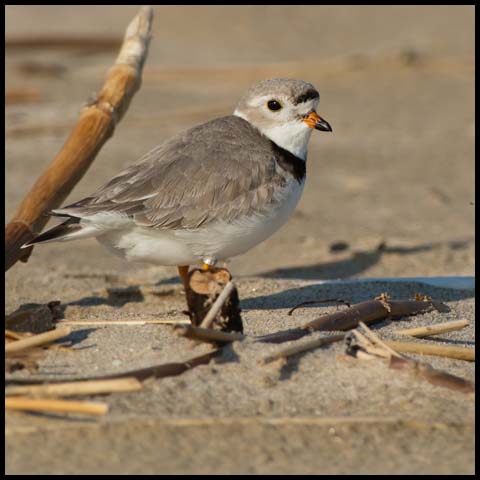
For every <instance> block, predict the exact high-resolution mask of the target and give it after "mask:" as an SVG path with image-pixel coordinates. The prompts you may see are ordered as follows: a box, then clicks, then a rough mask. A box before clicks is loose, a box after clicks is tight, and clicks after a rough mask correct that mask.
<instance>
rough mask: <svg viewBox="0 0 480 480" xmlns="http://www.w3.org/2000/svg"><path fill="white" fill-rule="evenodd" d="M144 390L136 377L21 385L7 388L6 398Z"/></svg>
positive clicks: (68, 395)
mask: <svg viewBox="0 0 480 480" xmlns="http://www.w3.org/2000/svg"><path fill="white" fill-rule="evenodd" d="M142 388H143V386H142V383H141V382H140V381H138V380H137V379H136V378H134V377H126V378H118V379H114V380H89V381H83V382H64V383H55V384H46V385H21V386H13V387H7V388H6V389H5V395H6V396H12V395H27V396H30V397H71V396H73V395H97V394H105V393H114V392H135V391H137V390H141V389H142Z"/></svg>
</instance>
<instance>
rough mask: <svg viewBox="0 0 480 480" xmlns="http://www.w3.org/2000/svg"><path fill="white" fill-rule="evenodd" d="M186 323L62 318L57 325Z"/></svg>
mask: <svg viewBox="0 0 480 480" xmlns="http://www.w3.org/2000/svg"><path fill="white" fill-rule="evenodd" d="M178 324H186V325H187V324H188V325H190V321H189V320H185V321H183V320H173V319H172V320H62V321H61V322H58V325H77V326H78V325H80V326H81V325H84V326H85V325H88V326H96V325H98V326H108V325H135V326H138V325H178Z"/></svg>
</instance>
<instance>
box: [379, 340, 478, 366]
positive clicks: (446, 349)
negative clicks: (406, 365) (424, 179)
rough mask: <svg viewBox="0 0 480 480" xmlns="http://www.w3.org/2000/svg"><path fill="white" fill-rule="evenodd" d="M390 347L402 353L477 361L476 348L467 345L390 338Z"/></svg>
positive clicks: (388, 342) (387, 342) (388, 343)
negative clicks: (404, 340) (399, 340)
mask: <svg viewBox="0 0 480 480" xmlns="http://www.w3.org/2000/svg"><path fill="white" fill-rule="evenodd" d="M385 343H386V344H387V345H388V346H389V347H391V348H393V349H394V350H397V351H398V352H402V353H418V354H421V355H435V356H437V357H448V358H456V359H458V360H467V361H468V362H474V361H475V350H474V349H473V348H466V347H453V346H446V345H434V344H430V343H428V344H427V343H420V342H415V343H414V342H397V341H393V340H388V341H386V342H385Z"/></svg>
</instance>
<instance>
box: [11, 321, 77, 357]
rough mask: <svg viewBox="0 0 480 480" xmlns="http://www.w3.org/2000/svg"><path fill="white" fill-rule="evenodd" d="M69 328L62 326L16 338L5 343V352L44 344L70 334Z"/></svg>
mask: <svg viewBox="0 0 480 480" xmlns="http://www.w3.org/2000/svg"><path fill="white" fill-rule="evenodd" d="M70 332H71V328H70V327H63V328H57V329H55V330H51V331H50V332H45V333H39V334H38V335H32V336H31V337H27V338H23V339H22V340H17V341H16V342H12V343H8V344H7V345H5V353H6V354H8V353H10V352H19V351H20V350H25V349H26V348H31V347H38V346H40V345H45V344H46V343H50V342H53V341H54V340H57V339H59V338H62V337H66V336H67V335H70Z"/></svg>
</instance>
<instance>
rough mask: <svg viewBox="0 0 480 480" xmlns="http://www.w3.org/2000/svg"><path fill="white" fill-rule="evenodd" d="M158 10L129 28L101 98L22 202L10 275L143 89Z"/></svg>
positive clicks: (12, 231)
mask: <svg viewBox="0 0 480 480" xmlns="http://www.w3.org/2000/svg"><path fill="white" fill-rule="evenodd" d="M152 18H153V10H152V8H151V7H142V8H141V9H140V12H139V13H138V15H137V16H136V17H135V18H134V19H133V20H132V22H131V23H130V25H129V26H128V28H127V31H126V34H125V38H124V41H123V44H122V47H121V49H120V53H119V55H118V57H117V60H116V62H115V64H114V66H113V67H112V68H111V69H110V71H109V72H108V75H107V79H106V81H105V84H104V86H103V88H102V90H101V91H100V93H99V94H98V96H97V98H96V99H95V100H94V101H93V102H91V103H90V104H89V105H87V106H86V107H85V108H84V109H83V110H82V112H81V114H80V118H79V119H78V122H77V124H76V125H75V127H74V129H73V131H72V133H71V134H70V136H69V137H68V139H67V140H66V142H65V144H64V145H63V147H62V149H61V150H60V152H59V153H58V155H57V156H56V158H55V159H54V160H53V162H52V163H51V164H50V166H49V167H47V169H46V170H45V171H44V172H43V174H42V175H41V176H40V178H38V180H37V181H36V182H35V184H34V185H33V187H32V189H31V190H30V192H29V193H28V194H27V195H26V197H25V198H24V199H23V201H22V203H21V204H20V206H19V208H18V210H17V212H16V213H15V215H14V217H13V219H12V220H11V221H10V223H8V224H7V226H6V227H5V270H8V269H9V268H10V267H11V266H12V265H14V264H15V263H16V262H17V261H18V260H21V261H25V262H26V261H27V260H28V256H29V255H30V253H31V251H32V247H29V248H27V249H21V247H22V245H24V244H25V243H26V242H28V241H30V240H32V239H33V238H34V237H35V234H36V233H37V232H39V231H40V230H41V229H42V228H43V227H44V226H45V224H46V223H47V221H48V217H47V216H45V213H46V212H48V211H50V210H52V209H54V208H56V207H58V206H60V205H61V203H62V202H63V201H64V200H65V198H66V197H67V195H68V194H69V193H70V192H71V190H72V189H73V187H74V186H75V185H76V184H77V183H78V181H79V180H80V179H81V178H82V177H83V175H84V174H85V172H86V171H87V169H88V168H89V167H90V165H91V163H92V162H93V160H94V159H95V157H96V155H97V153H98V152H99V151H100V149H101V147H102V146H103V144H104V143H105V142H106V141H107V140H108V139H109V138H110V137H111V136H112V135H113V132H114V129H115V126H116V124H117V123H118V122H119V121H120V119H121V118H122V116H123V115H124V113H125V112H126V110H127V108H128V105H129V104H130V101H131V99H132V97H133V95H134V94H135V92H136V91H137V90H138V89H139V87H140V83H141V75H142V70H143V64H144V62H145V58H146V56H147V51H148V44H149V41H150V28H151V24H152Z"/></svg>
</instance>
